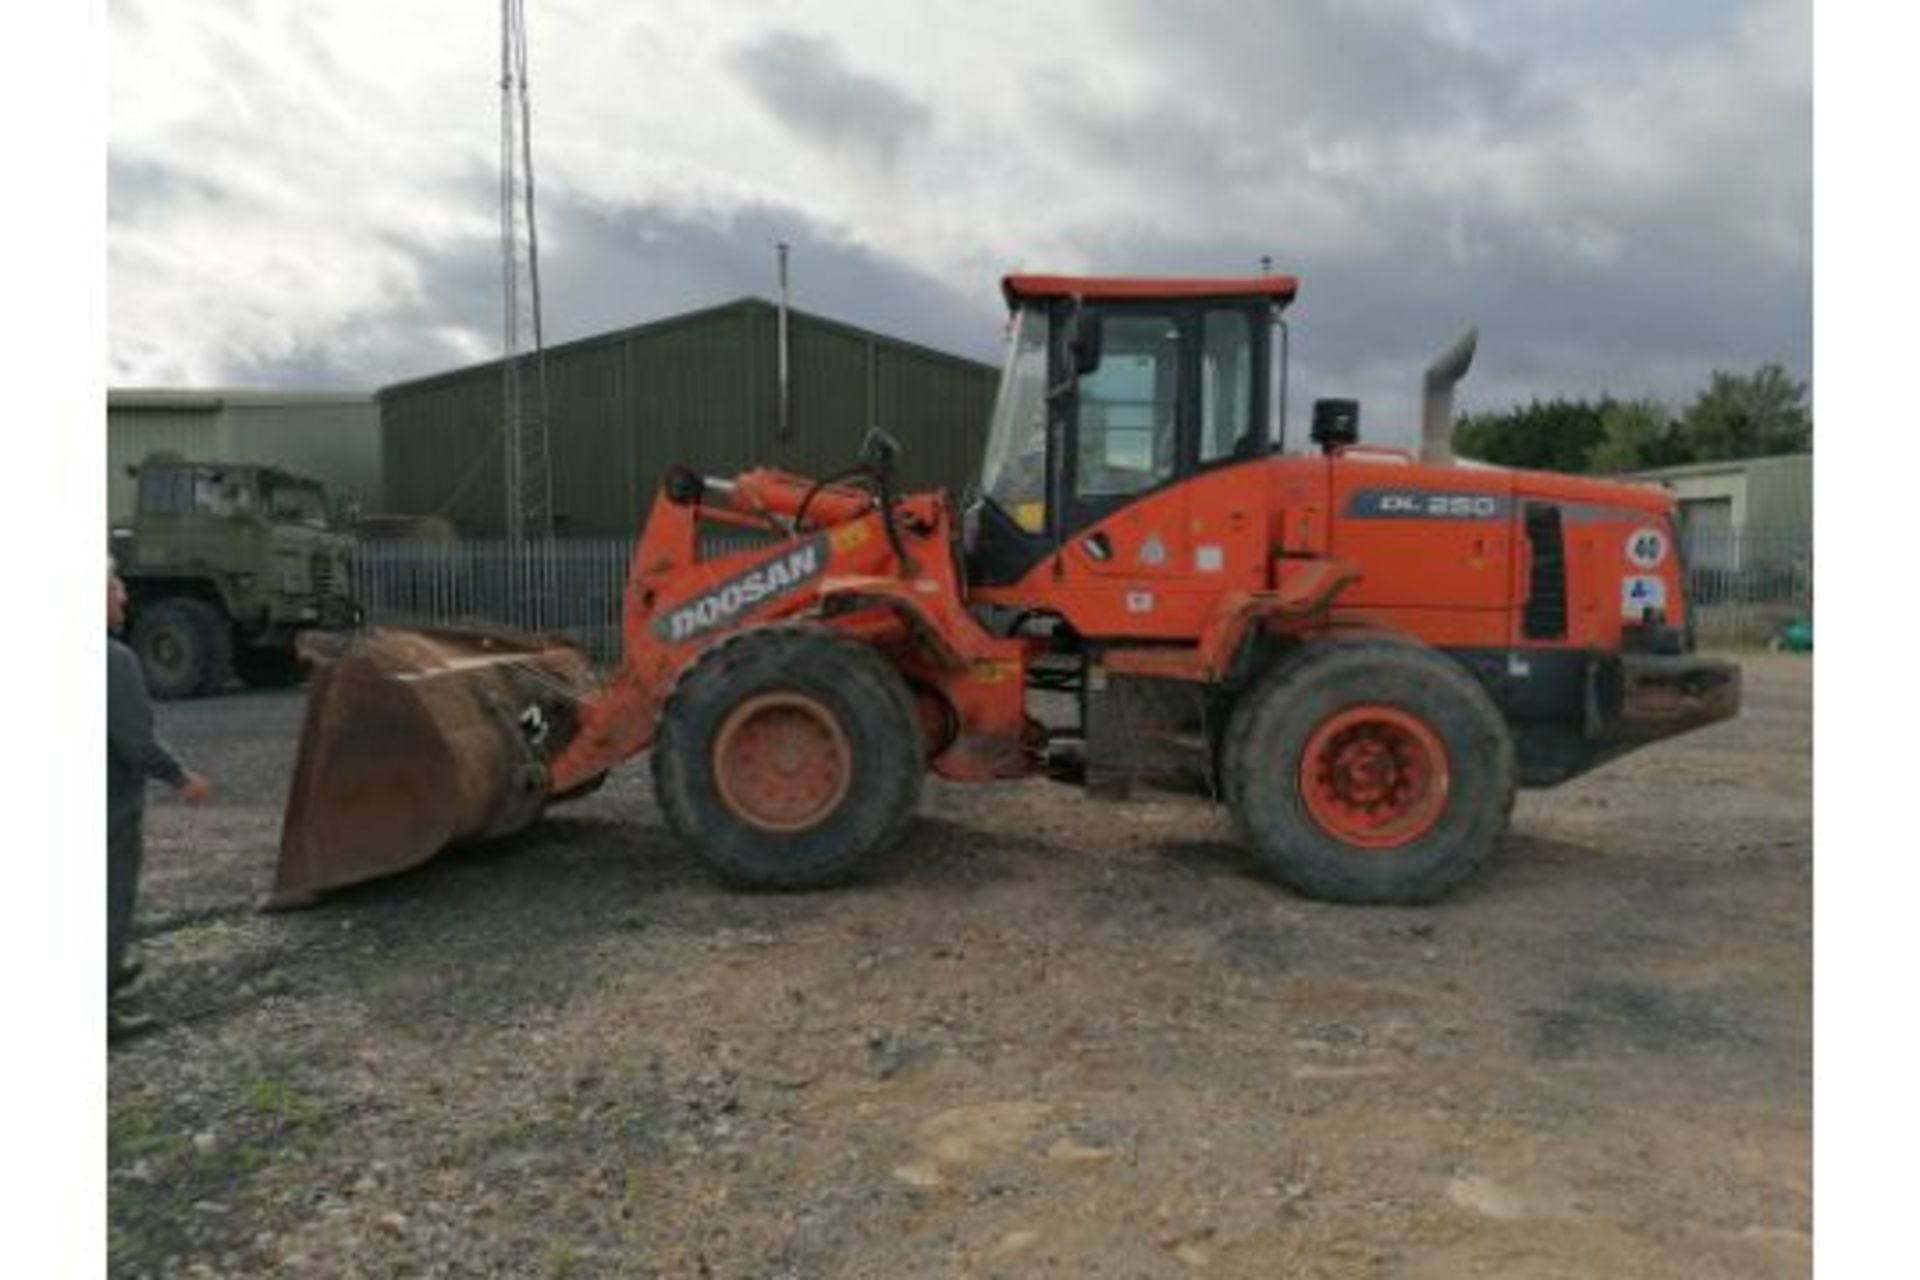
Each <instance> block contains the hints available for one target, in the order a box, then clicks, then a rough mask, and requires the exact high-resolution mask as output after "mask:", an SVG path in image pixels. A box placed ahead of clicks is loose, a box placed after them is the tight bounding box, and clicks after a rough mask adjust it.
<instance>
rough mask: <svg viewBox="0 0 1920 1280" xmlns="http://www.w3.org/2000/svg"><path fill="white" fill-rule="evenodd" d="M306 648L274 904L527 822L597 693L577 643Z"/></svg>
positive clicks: (352, 641)
mask: <svg viewBox="0 0 1920 1280" xmlns="http://www.w3.org/2000/svg"><path fill="white" fill-rule="evenodd" d="M302 651H303V655H304V656H306V657H307V658H308V659H309V660H310V661H311V662H312V663H313V665H314V672H313V679H312V685H311V688H310V690H309V692H308V695H307V712H306V721H305V724H304V726H303V728H302V730H301V734H300V751H299V758H298V760H297V762H296V763H295V765H294V773H293V786H292V789H291V790H290V791H289V792H288V795H287V809H286V815H285V818H284V820H283V822H282V825H281V831H280V861H279V865H278V867H277V868H276V870H275V873H274V882H273V889H272V892H271V893H270V894H269V896H268V898H267V901H266V904H265V905H266V906H267V907H268V908H269V909H281V908H288V907H295V906H303V905H306V904H308V903H310V902H312V901H313V900H314V898H315V896H316V895H317V894H318V893H320V892H321V891H322V890H326V889H334V888H338V887H340V886H342V885H348V884H353V883H355V882H357V881H361V880H371V879H375V878H377V877H380V876H387V875H392V874H394V873H396V872H399V871H404V870H406V869H408V868H409V867H414V866H417V865H419V864H420V863H422V862H425V861H427V860H428V859H429V858H431V857H433V856H434V854H436V853H438V852H440V850H442V849H444V848H445V847H447V846H448V845H450V844H453V843H456V842H459V841H463V840H479V839H486V838H490V837H496V836H503V835H507V834H509V833H511V832H514V831H518V830H520V829H521V828H523V827H525V826H527V825H529V824H530V823H532V822H533V820H534V819H535V818H537V817H538V816H539V814H540V811H541V808H542V807H543V806H544V805H545V803H546V801H547V799H548V782H547V763H548V761H550V760H551V759H552V758H553V756H554V755H555V754H557V753H558V752H559V751H560V749H561V748H562V747H563V746H565V745H566V742H567V740H568V739H569V738H570V737H571V736H572V733H573V732H574V727H575V725H576V724H577V723H578V719H579V714H578V713H579V708H580V705H581V703H582V702H583V701H584V700H585V699H586V698H588V697H589V696H590V695H591V694H592V691H593V682H592V676H591V672H590V669H589V667H588V665H587V661H586V658H585V657H584V656H583V655H582V654H581V653H580V652H579V651H578V650H577V649H574V648H572V647H571V646H569V645H566V644H564V643H561V642H558V641H554V640H551V639H548V638H545V637H541V636H535V635H530V634H527V633H524V632H518V631H512V630H508V629H505V628H451V627H449V628H434V629H422V630H390V629H375V630H371V631H367V632H364V633H361V634H358V635H354V636H350V637H349V636H320V635H316V636H313V637H311V638H308V639H306V640H303V642H302Z"/></svg>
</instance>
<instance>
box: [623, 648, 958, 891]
mask: <svg viewBox="0 0 1920 1280" xmlns="http://www.w3.org/2000/svg"><path fill="white" fill-rule="evenodd" d="M925 773H926V749H925V745H924V743H923V742H922V740H921V736H920V728H919V721H918V718H917V716H916V713H915V709H914V702H913V696H912V694H911V693H909V692H908V690H907V686H906V683H905V681H903V680H902V679H901V678H900V675H899V673H898V672H897V671H895V670H894V669H893V667H892V666H891V665H890V664H888V663H887V661H886V660H885V659H883V658H882V657H880V655H879V654H878V653H876V652H875V651H874V650H873V649H872V648H871V647H869V646H867V645H864V644H860V643H858V642H856V641H853V640H849V639H847V638H845V637H843V636H839V635H836V634H834V633H833V632H830V631H825V630H821V629H818V628H811V627H791V626H780V627H764V628H757V629H754V630H749V631H745V632H742V633H740V634H738V635H735V636H732V637H729V638H728V639H726V640H724V641H722V642H721V643H719V644H717V645H715V646H713V647H712V648H711V649H709V650H707V652H706V653H704V654H702V655H701V656H700V658H699V659H697V660H696V661H695V663H694V665H693V667H692V669H691V670H689V671H688V672H687V673H686V674H685V675H684V676H683V677H682V678H681V680H680V681H679V683H678V685H677V686H676V687H675V689H674V692H673V695H672V697H671V698H670V699H669V700H668V703H667V708H666V712H665V714H664V715H662V717H661V720H660V732H659V736H658V738H657V739H656V740H655V742H654V747H653V783H654V790H655V793H656V794H657V796H658V798H659V801H660V807H661V810H662V811H663V812H664V813H665V814H666V818H667V823H668V825H669V826H671V827H672V828H673V830H674V831H675V832H676V833H677V834H678V835H679V836H680V837H681V838H682V839H685V840H687V841H688V842H689V843H691V844H693V845H694V846H695V847H696V848H698V849H699V851H700V853H701V854H702V856H703V857H705V858H706V860H707V861H708V862H709V863H710V864H711V865H712V866H713V867H714V868H715V870H717V871H718V872H719V873H720V874H721V875H722V876H723V877H725V878H726V879H727V880H729V881H732V882H733V883H735V884H739V885H744V886H750V887H754V888H775V889H798V888H811V887H816V886H820V885H826V884H832V883H834V882H837V881H840V880H843V879H845V878H846V877H847V875H848V874H849V873H850V872H851V871H852V870H853V868H854V867H855V865H857V864H858V863H859V861H860V860H861V859H862V858H864V857H866V856H867V855H868V854H870V853H873V852H875V851H877V850H880V849H882V848H885V847H886V846H888V845H890V844H892V843H893V842H894V841H895V840H896V839H897V838H898V836H899V835H900V833H901V831H902V830H903V829H904V828H905V826H906V824H907V822H908V820H909V819H911V818H912V816H913V811H914V807H915V805H916V804H917V803H918V801H919V798H920V787H921V782H922V779H923V778H924V776H925Z"/></svg>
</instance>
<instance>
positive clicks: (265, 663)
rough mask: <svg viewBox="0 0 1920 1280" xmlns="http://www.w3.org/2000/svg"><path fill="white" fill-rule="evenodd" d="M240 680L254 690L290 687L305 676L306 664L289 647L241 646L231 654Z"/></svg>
mask: <svg viewBox="0 0 1920 1280" xmlns="http://www.w3.org/2000/svg"><path fill="white" fill-rule="evenodd" d="M233 669H234V671H235V672H236V673H238V675H239V676H240V682H241V683H242V684H245V685H247V686H249V687H251V688H255V689H290V688H292V687H293V686H294V685H297V684H299V683H300V682H301V681H302V680H305V679H306V678H307V665H306V663H304V662H302V661H300V655H299V654H297V653H295V652H294V651H293V650H292V649H290V648H288V649H279V648H242V649H241V650H240V651H239V652H238V653H236V654H234V657H233Z"/></svg>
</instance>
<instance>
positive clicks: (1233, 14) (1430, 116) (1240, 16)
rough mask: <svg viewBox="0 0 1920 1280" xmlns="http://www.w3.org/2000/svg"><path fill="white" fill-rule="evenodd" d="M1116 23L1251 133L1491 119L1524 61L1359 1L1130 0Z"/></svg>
mask: <svg viewBox="0 0 1920 1280" xmlns="http://www.w3.org/2000/svg"><path fill="white" fill-rule="evenodd" d="M1112 13H1113V16H1114V19H1115V20H1116V21H1117V22H1118V23H1119V25H1120V28H1121V30H1122V31H1123V32H1124V33H1126V34H1127V35H1128V36H1130V37H1131V43H1134V44H1136V45H1137V46H1138V47H1139V48H1140V49H1141V50H1142V51H1143V52H1147V53H1149V54H1150V55H1151V56H1152V57H1153V58H1154V59H1155V61H1157V62H1158V63H1159V64H1160V66H1161V68H1162V70H1163V72H1164V74H1165V77H1166V82H1167V84H1169V85H1170V86H1173V87H1174V88H1175V89H1176V90H1177V91H1178V93H1179V95H1180V96H1181V97H1183V98H1185V99H1186V100H1187V101H1189V102H1192V103H1209V102H1225V103H1231V104H1232V105H1233V106H1234V107H1235V108H1237V109H1240V108H1244V109H1246V111H1247V115H1246V117H1245V118H1246V121H1247V124H1248V125H1249V127H1251V128H1255V129H1259V130H1265V131H1274V132H1282V133H1285V132H1289V131H1295V130H1307V131H1311V132H1312V133H1314V134H1316V135H1321V136H1341V135H1345V134H1352V133H1361V132H1377V131H1379V130H1382V129H1404V128H1411V127H1424V126H1427V125H1431V124H1434V123H1438V122H1439V121H1440V120H1442V119H1444V118H1447V117H1451V116H1455V115H1459V114H1462V113H1468V112H1472V113H1479V114H1495V113H1497V112H1500V111H1502V110H1503V109H1505V108H1506V107H1508V106H1509V105H1510V104H1511V103H1512V101H1513V99H1514V97H1515V94H1516V93H1517V92H1518V90H1519V88H1520V83H1521V78H1520V74H1519V68H1518V66H1517V65H1516V64H1515V63H1513V62H1511V61H1508V60H1505V59H1501V58H1496V57H1493V56H1490V55H1488V54H1486V53H1484V52H1481V51H1479V50H1475V49H1470V48H1466V47H1463V46H1461V45H1459V44H1456V43H1454V42H1453V41H1451V40H1447V39H1444V38H1442V37H1441V36H1439V35H1438V34H1436V33H1435V32H1433V31H1432V30H1431V29H1429V28H1428V27H1427V26H1425V25H1424V24H1423V23H1422V22H1421V21H1420V20H1419V19H1418V18H1416V17H1414V16H1412V15H1411V14H1410V13H1408V12H1406V11H1398V12H1396V11H1392V10H1388V9H1385V8H1383V7H1382V6H1380V5H1377V4H1357V3H1353V2H1352V0H1289V2H1288V3H1285V4H1245V3H1241V2H1239V0H1187V2H1186V3H1182V4H1178V5H1169V4H1162V3H1157V2H1156V0H1126V2H1125V3H1120V4H1116V5H1114V6H1113V9H1112Z"/></svg>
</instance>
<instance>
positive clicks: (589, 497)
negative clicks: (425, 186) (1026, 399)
mask: <svg viewBox="0 0 1920 1280" xmlns="http://www.w3.org/2000/svg"><path fill="white" fill-rule="evenodd" d="M790 331H791V334H792V352H791V355H792V363H791V367H790V383H789V385H790V387H791V394H792V407H791V413H790V418H789V422H788V429H787V430H786V431H784V432H783V431H782V430H781V429H780V422H779V417H780V415H779V397H778V390H777V387H778V376H779V366H778V352H777V345H776V344H777V341H778V319H777V312H776V310H775V308H774V307H773V306H772V304H770V303H766V302H762V301H758V300H754V299H746V300H742V301H740V302H736V303H732V304H729V305H727V306H724V307H719V308H715V309H713V310H710V311H702V312H695V313H692V314H690V315H685V316H679V317H675V318H674V319H671V320H666V321H662V322H660V323H657V324H652V325H646V326H642V327H641V328H638V329H631V330H626V331H624V332H622V333H618V334H609V335H606V336H605V337H600V338H593V339H588V340H586V341H583V342H576V343H569V344H566V345H564V346H559V347H555V348H552V349H551V350H549V351H548V352H547V379H548V397H549V406H550V417H549V425H548V433H549V436H548V444H549V449H550V451H551V457H552V471H553V483H554V509H555V511H556V512H557V513H559V514H560V515H561V516H562V517H563V524H562V531H563V532H567V533H573V534H605V535H613V536H627V535H630V534H632V533H633V532H634V531H635V530H637V529H638V527H639V525H640V523H641V521H642V520H643V519H644V518H645V514H646V508H647V505H648V504H649V503H650V502H651V500H652V496H653V492H654V489H655V488H656V486H657V485H658V483H659V479H660V475H661V473H662V472H663V471H665V469H666V468H667V467H669V466H671V465H673V464H675V463H685V464H687V465H689V466H694V467H698V468H700V469H701V470H704V471H709V472H713V473H716V474H721V475H726V474H731V473H733V472H736V471H740V470H743V469H745V468H747V467H750V466H756V465H764V466H775V467H783V468H786V469H788V470H792V471H797V472H802V473H805V474H810V475H823V474H825V473H827V472H830V471H835V470H838V469H840V468H842V467H845V466H847V465H848V464H850V463H851V462H852V461H853V460H854V456H855V453H856V451H857V450H858V448H859V445H860V439H861V437H862V435H864V434H865V432H866V429H867V427H868V425H869V424H870V423H875V422H877V423H878V425H880V426H882V427H884V428H886V430H888V431H890V432H891V433H893V435H894V436H895V437H897V438H898V439H899V440H900V442H901V445H902V446H903V448H904V451H905V456H904V457H903V459H902V473H903V476H904V478H905V480H906V482H907V483H909V484H911V485H914V486H916V487H920V486H934V485H938V486H944V487H947V488H949V489H952V490H954V491H955V492H958V491H959V490H960V489H962V488H963V487H964V486H965V485H966V484H967V483H968V482H969V481H970V480H971V478H972V477H973V475H974V474H975V472H976V471H977V469H978V466H979V457H980V450H981V448H982V446H983V444H984V440H985V434H986V426H987V415H988V413H989V412H990V411H991V409H992V405H993V389H994V383H995V381H996V378H997V374H996V371H995V370H994V369H992V368H991V367H990V366H987V365H983V364H979V363H976V362H974V361H971V360H965V359H962V358H960V357H957V356H950V355H945V354H943V353H939V352H934V351H930V350H927V349H924V348H920V347H915V346H912V345H911V344H907V343H902V342H899V341H896V340H894V339H891V338H887V337H884V336H881V335H878V334H870V333H867V332H864V331H862V330H859V329H855V328H852V327H850V326H847V325H841V324H838V323H836V322H834V321H830V320H826V319H823V318H821V317H817V316H812V315H809V314H807V313H805V312H799V311H795V312H792V313H791V325H790ZM500 391H501V389H500V369H499V365H498V364H491V365H483V366H478V367H476V368H471V369H464V370H460V371H458V372H455V373H450V374H446V375H443V376H440V377H436V378H430V379H426V380H423V381H420V382H413V383H406V384H402V385H400V386H396V387H390V388H387V389H386V390H385V391H383V392H381V393H380V405H381V414H382V423H383V427H384V439H385V443H384V457H385V478H386V486H387V504H388V507H389V509H391V510H394V511H405V512H410V513H414V514H445V515H450V516H452V517H453V518H454V519H455V520H456V521H457V522H458V523H459V525H460V527H461V528H462V530H463V531H465V532H468V533H473V534H495V533H499V532H500V531H501V530H502V529H503V528H504V526H505V516H504V512H505V506H504V495H503V492H502V486H503V483H504V481H503V478H502V476H503V471H502V466H501V462H500V454H501V449H502V446H501V441H500V425H499V424H500Z"/></svg>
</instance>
